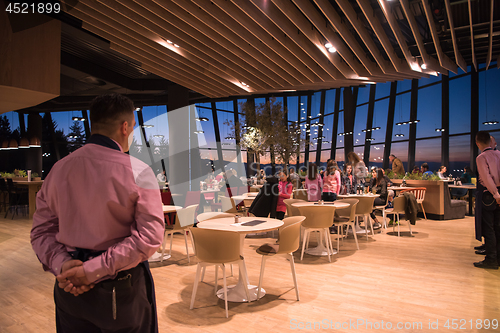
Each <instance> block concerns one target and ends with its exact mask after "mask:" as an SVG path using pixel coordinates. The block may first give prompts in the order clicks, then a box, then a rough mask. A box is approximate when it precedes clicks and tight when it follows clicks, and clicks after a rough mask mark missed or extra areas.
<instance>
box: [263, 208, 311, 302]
mask: <svg viewBox="0 0 500 333" xmlns="http://www.w3.org/2000/svg"><path fill="white" fill-rule="evenodd" d="M304 220H305V217H304V216H294V217H287V218H285V219H283V223H284V225H283V226H282V227H281V228H279V237H278V238H279V240H278V244H265V245H262V246H260V247H259V248H258V249H257V250H256V251H257V253H258V254H260V255H262V264H261V267H260V278H259V287H258V289H257V299H259V298H260V290H261V289H262V280H263V278H264V268H265V267H266V260H267V258H269V257H271V256H274V255H278V254H283V255H285V256H286V257H287V259H288V260H289V261H290V268H291V270H292V277H293V284H294V286H295V295H296V296H297V301H298V300H299V287H298V285H297V276H296V274H295V263H294V260H293V252H295V251H297V249H298V248H299V245H300V242H299V238H300V224H301V223H302V221H304Z"/></svg>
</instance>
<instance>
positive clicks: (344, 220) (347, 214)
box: [333, 199, 359, 252]
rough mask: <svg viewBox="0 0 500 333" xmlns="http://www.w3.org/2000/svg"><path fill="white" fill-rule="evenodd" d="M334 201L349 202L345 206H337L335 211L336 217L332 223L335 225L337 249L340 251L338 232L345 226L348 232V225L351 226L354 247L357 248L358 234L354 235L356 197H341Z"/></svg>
mask: <svg viewBox="0 0 500 333" xmlns="http://www.w3.org/2000/svg"><path fill="white" fill-rule="evenodd" d="M336 202H343V203H347V204H349V207H346V208H337V210H336V211H335V213H336V215H338V217H335V219H334V220H333V224H335V225H336V226H337V251H339V252H340V244H339V239H340V233H341V231H342V230H343V229H344V227H347V228H346V233H347V232H349V227H351V230H352V234H353V235H354V240H355V241H356V248H357V249H358V250H359V244H358V236H357V235H356V230H355V228H354V220H355V219H356V206H357V205H358V202H359V200H358V199H341V200H337V201H336ZM342 243H344V234H343V233H342Z"/></svg>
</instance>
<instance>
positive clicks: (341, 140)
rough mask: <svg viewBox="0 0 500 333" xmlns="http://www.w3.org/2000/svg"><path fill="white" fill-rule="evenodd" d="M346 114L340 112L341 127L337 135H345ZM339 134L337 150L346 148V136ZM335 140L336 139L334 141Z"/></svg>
mask: <svg viewBox="0 0 500 333" xmlns="http://www.w3.org/2000/svg"><path fill="white" fill-rule="evenodd" d="M344 132H345V131H344V112H343V111H342V112H339V126H338V129H337V133H338V134H341V133H344ZM338 134H337V148H344V136H343V135H338ZM334 140H335V139H334Z"/></svg>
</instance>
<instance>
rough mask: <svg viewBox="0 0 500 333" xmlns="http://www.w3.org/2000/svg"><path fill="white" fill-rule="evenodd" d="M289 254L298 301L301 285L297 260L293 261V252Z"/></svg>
mask: <svg viewBox="0 0 500 333" xmlns="http://www.w3.org/2000/svg"><path fill="white" fill-rule="evenodd" d="M288 256H289V258H290V268H291V269H292V277H293V284H294V285H295V295H296V296H297V301H300V299H299V286H298V285H297V274H295V262H294V261H293V253H289V254H288ZM259 290H260V289H259Z"/></svg>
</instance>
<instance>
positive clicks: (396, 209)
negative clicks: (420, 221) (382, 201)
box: [387, 196, 413, 237]
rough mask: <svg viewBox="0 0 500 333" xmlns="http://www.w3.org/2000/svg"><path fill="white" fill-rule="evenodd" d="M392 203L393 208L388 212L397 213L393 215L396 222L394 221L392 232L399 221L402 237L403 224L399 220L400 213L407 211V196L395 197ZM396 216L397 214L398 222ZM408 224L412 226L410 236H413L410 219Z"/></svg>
mask: <svg viewBox="0 0 500 333" xmlns="http://www.w3.org/2000/svg"><path fill="white" fill-rule="evenodd" d="M392 205H393V208H389V209H387V214H392V215H395V216H394V217H393V220H394V222H393V223H392V232H395V228H396V223H397V224H398V237H400V231H399V226H400V225H401V223H400V222H399V214H404V213H405V209H406V198H405V197H404V196H400V197H397V198H394V200H393V201H392ZM396 216H397V222H396ZM408 226H409V227H410V236H413V234H412V232H411V223H410V221H408Z"/></svg>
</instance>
